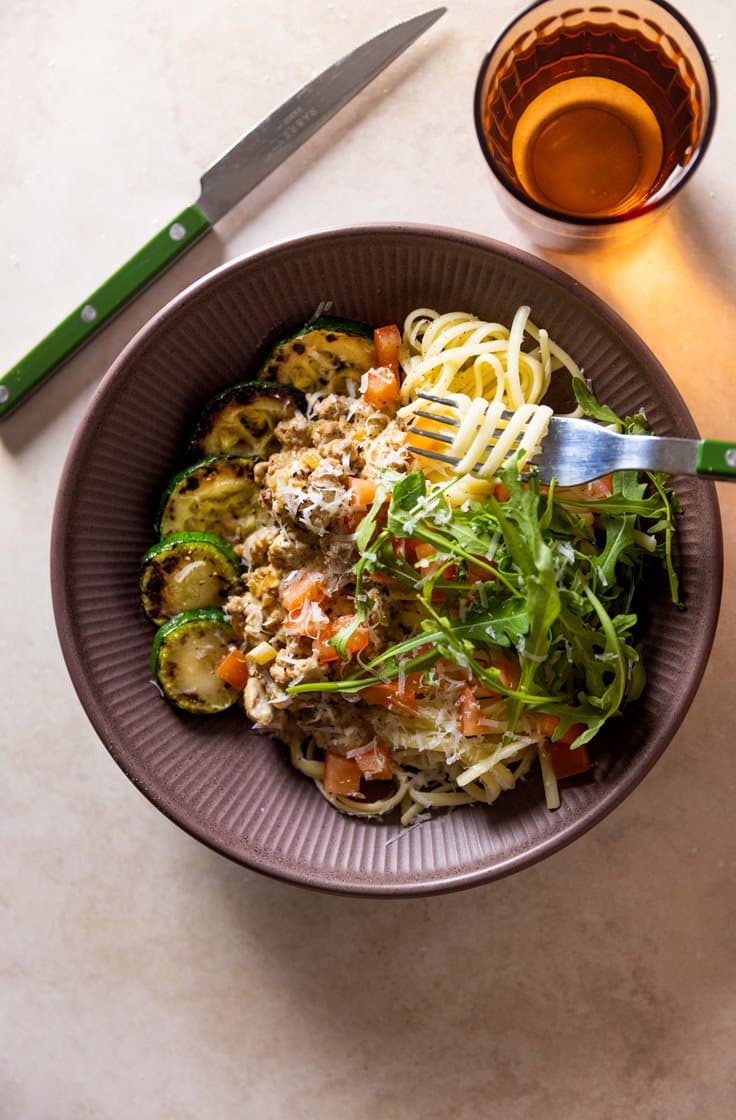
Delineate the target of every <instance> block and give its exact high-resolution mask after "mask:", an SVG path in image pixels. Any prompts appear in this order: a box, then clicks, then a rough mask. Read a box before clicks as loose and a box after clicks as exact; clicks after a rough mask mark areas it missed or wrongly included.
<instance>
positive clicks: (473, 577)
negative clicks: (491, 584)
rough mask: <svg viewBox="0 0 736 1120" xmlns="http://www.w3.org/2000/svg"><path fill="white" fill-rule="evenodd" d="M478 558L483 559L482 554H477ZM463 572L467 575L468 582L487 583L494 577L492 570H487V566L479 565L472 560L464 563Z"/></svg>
mask: <svg viewBox="0 0 736 1120" xmlns="http://www.w3.org/2000/svg"><path fill="white" fill-rule="evenodd" d="M478 559H479V560H483V559H484V558H483V557H482V556H479V557H478ZM486 563H487V561H486ZM465 574H466V576H467V579H468V583H487V582H488V580H492V579H495V578H496V577H495V575H494V573H493V572H489V571H488V569H487V568H485V567H481V565H480V564H474V563H473V562H472V560H469V561H468V562H467V563H466V565H465Z"/></svg>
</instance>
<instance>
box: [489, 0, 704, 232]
mask: <svg viewBox="0 0 736 1120" xmlns="http://www.w3.org/2000/svg"><path fill="white" fill-rule="evenodd" d="M647 2H648V3H650V4H652V5H653V6H655V7H657V8H661V9H662V10H663V11H665V12H667V13H668V14H669V15H670V16H671V17H672V19H674V20H675V22H676V23H678V24H679V25H680V27H682V29H683V31H685V33H686V34H687V35H689V37H690V39H691V40H692V43H693V45H694V47H695V49H696V51H697V53H698V55H699V57H700V61H701V63H702V65H703V69H704V71H705V78H706V84H707V90H708V96H709V99H710V105H709V112H708V117H707V119H706V121H705V126H704V128H703V135H702V137H701V139H700V143H699V144H698V148H697V151H696V152H695V154H694V155H693V158H692V160H691V161H690V163H689V164H688V165H687V167H686V168H684V170H683V172H682V174H681V175H680V177H679V179H677V180H676V181H675V182H674V183H673V184H672V186H671V187H670V188H669V189H668V190H667V191H666V192H665V193H664V194H661V195H659V196H658V195H654V196H653V197H652V199H651V200H647V201H646V202H643V203H642V204H641V205H640V206H637V207H636V208H635V209H633V210H630V211H629V212H628V213H626V214H609V215H601V216H598V217H596V216H595V215H593V216H586V215H576V214H566V213H565V211H564V210H555V209H553V208H552V207H550V206H545V205H544V204H543V203H541V202H536V201H535V200H534V199H533V198H531V196H530V195H528V194H526V193H525V192H524V191H523V190H520V189H519V188H518V187H516V186H515V185H514V184H513V183H511V182H509V181H508V180H507V179H505V178H504V177H503V176H502V175H501V174H500V172H499V170H498V167H497V164H496V161H495V160H494V159H493V158H492V156H491V153H490V151H489V149H488V143H487V141H486V135H485V130H484V128H483V119H482V117H483V110H482V92H483V85H484V82H485V79H486V76H487V73H488V68H489V66H490V62H491V58H492V56H493V54H494V52H495V51H496V49H497V47H498V45H499V43H500V42H501V41H502V39H503V38H504V37H505V36H506V35H507V34H508V33H509V31H511V29H512V28H513V27H514V26H515V25H516V24H517V23H518V22H519V21H520V20H521V19H523V17H524V16H527V15H529V14H530V13H531V12H533V11H534V10H535V9H536V8H541V7H543V6H544V5H545V4H548V3H550V0H533V3H531V4H527V6H526V7H525V8H523V9H522V10H521V11H520V12H518V13H517V15H515V16H514V17H513V18H512V19H510V20H509V22H508V23H507V24H506V25H505V26H504V27H503V28H502V29H501V30H500V31H499V33H498V34H497V35H496V37H495V38H494V40H493V42H492V43H491V45H490V47H489V48H488V50H487V51H486V53H485V55H484V56H483V61H482V62H481V65H480V69H479V71H478V77H477V78H476V81H475V88H474V91H473V118H474V121H475V132H476V136H477V138H478V143H479V144H480V149H481V151H482V153H483V158H484V159H485V161H486V163H487V164H488V166H489V168H490V169H491V172H492V173H493V175H494V177H495V179H496V180H497V182H498V183H499V185H500V186H501V187H502V189H503V190H504V191H506V192H507V193H508V194H510V195H512V196H513V197H514V198H515V199H516V200H517V202H519V203H520V204H521V205H522V206H524V207H526V208H527V209H528V210H532V211H534V212H535V213H536V214H539V215H540V216H542V217H544V218H549V219H552V220H553V221H556V222H559V223H560V225H561V226H565V227H567V228H569V227H571V226H581V227H583V228H587V229H592V228H596V227H614V226H617V225H623V224H624V223H626V222H631V221H634V220H635V219H636V218H641V217H644V215H646V214H652V213H654V212H655V211H656V210H658V209H659V208H660V207H662V206H665V205H668V204H669V203H670V202H671V201H672V199H673V198H674V197H675V196H676V195H677V194H679V192H680V191H681V190H682V188H683V187H684V186H685V184H686V183H687V182H688V180H689V179H690V178H691V176H692V174H693V172H694V171H695V170H696V168H697V167H698V166H699V164H700V162H701V160H702V159H703V156H704V155H705V153H706V151H707V149H708V147H709V145H710V141H711V139H712V136H713V130H714V127H715V122H716V114H717V109H718V94H717V88H716V76H715V70H714V69H713V64H712V63H711V60H710V57H709V55H708V52H707V50H706V47H705V44H704V42H703V40H702V39H701V37H700V35H699V34H698V32H697V31H696V30H695V28H694V27H693V25H692V24H691V23H690V21H689V20H688V19H687V18H686V17H685V16H684V15H683V14H682V13H681V12H679V11H678V10H677V9H676V8H674V7H673V6H672V5H671V4H670V3H669V2H668V0H647ZM579 7H580V10H581V11H585V10H586V9H592V8H599V7H600V5H598V4H595V3H593V2H591V0H581V2H580V4H579Z"/></svg>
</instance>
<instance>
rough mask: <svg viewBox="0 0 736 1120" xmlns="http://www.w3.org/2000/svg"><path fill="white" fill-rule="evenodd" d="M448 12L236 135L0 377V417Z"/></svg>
mask: <svg viewBox="0 0 736 1120" xmlns="http://www.w3.org/2000/svg"><path fill="white" fill-rule="evenodd" d="M446 11H447V9H446V8H444V7H442V8H433V9H432V11H429V12H424V13H423V14H422V15H419V16H415V17H414V18H413V19H409V20H405V21H404V22H403V23H399V24H397V25H396V26H395V27H391V28H389V30H388V31H383V32H382V33H381V34H380V35H376V36H375V38H373V39H370V40H369V41H368V42H367V43H363V45H362V46H360V47H358V48H357V49H356V50H354V51H352V52H351V53H350V54H347V55H345V57H344V58H341V59H340V60H339V61H338V62H335V63H333V65H332V66H330V67H329V68H328V69H327V70H325V71H324V72H323V73H322V74H320V75H318V77H316V78H314V79H313V80H312V81H311V82H309V83H308V84H307V85H305V86H304V87H303V88H302V89H300V90H299V92H298V93H295V94H294V96H293V97H290V98H289V100H288V101H286V102H285V104H283V105H282V106H281V107H280V108H278V109H276V110H275V111H274V112H273V113H271V114H270V116H268V117H266V118H265V120H263V121H261V123H260V124H259V125H257V126H256V127H255V128H254V129H253V130H252V131H251V132H248V133H246V135H245V136H243V137H242V138H241V139H240V140H238V141H237V143H236V144H234V145H233V147H232V148H230V149H229V150H228V151H227V152H225V154H224V155H223V156H221V158H220V159H218V160H217V162H216V163H213V164H212V166H211V167H210V168H208V169H207V171H205V173H204V175H203V176H202V178H201V179H200V183H199V185H200V195H199V198H198V199H197V201H196V202H195V203H193V204H192V205H191V206H187V207H185V209H184V210H182V211H181V213H180V214H177V215H176V217H175V218H174V219H173V220H172V221H170V222H168V223H167V224H166V226H165V227H164V228H163V229H162V230H161V231H160V232H159V233H157V234H155V236H154V237H152V238H151V240H150V241H148V242H147V243H146V244H145V245H144V246H143V248H142V249H139V250H138V252H137V253H136V254H135V255H134V256H132V257H131V258H130V260H129V261H126V263H125V264H124V265H123V266H122V268H119V269H118V271H117V272H115V273H113V275H112V276H111V277H110V278H109V280H106V281H105V283H104V284H102V285H101V286H100V287H99V288H97V289H96V291H94V292H92V294H91V295H90V296H89V298H88V299H86V300H84V302H83V303H81V304H80V305H79V306H78V307H76V308H75V309H74V311H72V313H71V314H70V315H68V316H67V317H66V319H64V320H63V322H61V323H60V324H59V325H58V327H56V328H55V329H54V330H52V331H51V333H50V334H48V335H46V337H45V338H44V339H42V341H41V342H39V343H38V345H36V346H35V347H34V348H33V349H32V350H31V351H30V352H29V353H28V354H26V356H25V357H24V358H22V359H21V360H20V361H19V362H18V363H17V364H16V365H15V366H13V368H12V369H11V370H9V371H8V372H7V373H6V374H5V375H4V376H3V377H1V378H0V419H2V418H3V417H5V416H7V415H8V414H9V413H10V412H12V411H13V409H15V408H17V406H18V405H19V404H21V403H22V402H23V401H24V400H25V399H26V398H27V397H28V396H29V394H30V393H31V392H32V391H33V390H34V389H37V388H38V387H39V386H40V385H41V383H42V382H43V381H45V379H46V378H47V377H49V376H50V374H52V373H54V372H55V370H57V369H58V368H59V366H60V365H61V364H62V363H63V362H65V361H66V360H67V359H68V358H70V357H71V356H72V354H74V353H76V351H77V350H78V349H79V348H80V347H81V346H83V345H84V344H85V343H86V342H88V341H89V340H90V338H92V336H93V335H94V334H96V333H97V331H99V330H100V328H101V327H102V326H104V325H105V324H106V323H108V322H109V321H110V319H112V318H113V316H114V315H116V314H117V313H118V312H119V311H121V310H122V308H123V307H124V306H125V304H127V303H128V301H129V300H130V299H132V298H133V296H135V295H137V294H138V293H139V292H140V291H141V290H142V289H143V288H144V287H146V286H147V285H148V284H149V283H150V282H151V281H152V280H153V279H154V278H155V277H156V276H158V275H159V274H160V273H161V272H163V270H164V269H166V268H168V267H169V266H170V265H171V264H173V262H174V261H175V260H177V259H178V258H179V257H180V256H181V255H182V254H183V253H185V252H186V251H187V249H191V247H192V245H194V244H195V243H196V242H197V241H199V239H200V238H201V237H203V236H204V234H206V233H207V232H208V230H210V229H211V228H212V226H213V225H214V224H215V222H217V221H219V220H220V218H222V217H223V215H225V214H227V212H228V211H229V210H230V209H231V208H232V207H233V206H234V205H235V204H236V202H239V201H240V199H241V198H244V197H245V195H247V194H248V192H249V191H251V190H253V188H254V187H255V186H257V185H258V183H260V182H261V180H262V179H265V178H266V176H267V175H270V173H271V172H272V171H274V170H275V169H276V168H277V167H278V166H279V165H280V164H281V163H283V161H284V160H285V159H286V158H287V157H288V156H290V155H291V154H292V153H293V152H295V151H296V150H297V148H299V147H301V145H302V144H303V143H304V142H305V141H306V140H308V139H309V138H310V136H313V135H314V133H315V132H317V130H318V129H319V128H321V127H322V125H323V124H325V123H326V122H327V121H328V120H330V118H331V117H333V116H334V115H335V113H337V112H338V111H339V110H340V109H342V108H343V106H344V105H346V104H347V103H348V101H350V100H351V98H353V97H355V95H356V94H357V93H360V91H361V90H362V89H363V88H364V87H365V86H367V85H368V83H369V82H371V81H373V79H374V78H376V77H377V76H378V75H379V74H380V73H381V71H382V70H384V69H385V68H386V67H387V66H388V65H389V63H391V62H393V60H394V59H395V58H398V56H399V55H400V54H402V52H403V51H405V50H406V48H407V47H408V46H410V45H411V44H412V43H413V42H414V40H415V39H417V38H419V36H420V35H421V34H423V32H425V31H426V30H427V29H428V28H429V27H431V26H432V24H433V23H435V22H436V21H437V20H438V19H439V18H440V16H442V15H444V13H445V12H446Z"/></svg>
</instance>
